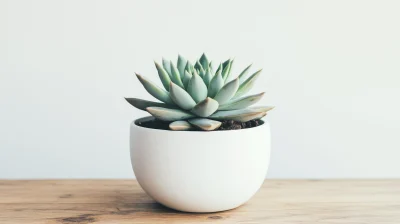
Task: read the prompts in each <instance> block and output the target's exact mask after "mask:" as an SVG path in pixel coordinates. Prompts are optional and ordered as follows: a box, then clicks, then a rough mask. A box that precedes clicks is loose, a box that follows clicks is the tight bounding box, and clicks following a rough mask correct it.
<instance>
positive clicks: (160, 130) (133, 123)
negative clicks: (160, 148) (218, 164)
mask: <svg viewBox="0 0 400 224" xmlns="http://www.w3.org/2000/svg"><path fill="white" fill-rule="evenodd" d="M149 119H154V117H153V116H145V117H140V118H137V119H135V120H133V121H132V122H131V126H134V127H135V128H138V129H142V130H147V131H156V132H169V133H176V132H178V133H182V132H184V133H226V132H231V131H235V132H238V131H241V132H245V131H255V130H256V129H261V128H263V127H265V126H267V125H268V124H269V122H268V120H264V119H260V120H261V121H262V124H261V125H258V126H256V127H252V128H245V129H236V130H220V131H201V130H192V131H172V130H164V129H155V128H146V127H142V126H140V125H138V124H137V122H139V121H145V120H149Z"/></svg>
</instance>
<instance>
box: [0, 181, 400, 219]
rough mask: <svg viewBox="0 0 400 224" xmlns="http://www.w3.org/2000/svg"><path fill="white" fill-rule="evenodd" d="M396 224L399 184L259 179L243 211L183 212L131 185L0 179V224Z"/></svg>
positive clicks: (105, 182) (131, 183)
mask: <svg viewBox="0 0 400 224" xmlns="http://www.w3.org/2000/svg"><path fill="white" fill-rule="evenodd" d="M317 222H318V223H346V224H348V223H352V224H362V223H371V224H372V223H374V224H382V223H385V224H386V223H396V224H399V223H400V180H266V181H265V183H264V185H263V186H262V188H261V190H260V191H259V192H258V193H257V194H256V195H255V197H254V198H253V199H251V200H250V201H249V202H248V203H246V204H245V205H243V206H241V207H239V208H237V209H233V210H230V211H226V212H219V213H211V214H191V213H182V212H176V211H174V210H171V209H168V208H165V207H163V206H162V205H159V204H157V203H155V202H154V201H153V200H152V199H150V198H149V197H148V196H147V195H146V194H145V193H144V192H143V190H142V189H141V188H140V187H139V185H138V184H137V182H136V181H134V180H39V181H33V180H29V181H25V180H23V181H22V180H21V181H12V180H0V223H1V224H8V223H18V224H24V223H59V224H60V223H95V224H99V223H121V224H124V223H154V224H156V223H271V224H280V223H307V224H312V223H317Z"/></svg>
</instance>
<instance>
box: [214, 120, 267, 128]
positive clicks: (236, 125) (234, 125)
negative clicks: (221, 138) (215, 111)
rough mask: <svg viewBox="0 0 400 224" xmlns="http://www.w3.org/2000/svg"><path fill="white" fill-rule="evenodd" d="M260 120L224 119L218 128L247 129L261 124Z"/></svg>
mask: <svg viewBox="0 0 400 224" xmlns="http://www.w3.org/2000/svg"><path fill="white" fill-rule="evenodd" d="M261 124H262V123H261V121H260V120H251V121H247V122H239V121H232V120H228V121H222V125H221V127H219V128H218V129H217V130H237V129H245V128H252V127H257V126H259V125H261Z"/></svg>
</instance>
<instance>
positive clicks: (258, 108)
mask: <svg viewBox="0 0 400 224" xmlns="http://www.w3.org/2000/svg"><path fill="white" fill-rule="evenodd" d="M274 108H275V107H274V106H258V107H249V108H248V109H249V110H253V111H257V112H268V111H270V110H272V109H274Z"/></svg>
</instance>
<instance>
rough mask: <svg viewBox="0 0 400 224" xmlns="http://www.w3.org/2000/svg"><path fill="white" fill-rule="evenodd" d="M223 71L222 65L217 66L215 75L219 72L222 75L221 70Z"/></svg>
mask: <svg viewBox="0 0 400 224" xmlns="http://www.w3.org/2000/svg"><path fill="white" fill-rule="evenodd" d="M223 69H224V67H223V66H222V63H221V64H219V66H218V68H217V71H215V75H217V74H218V72H221V73H222V70H223Z"/></svg>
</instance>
